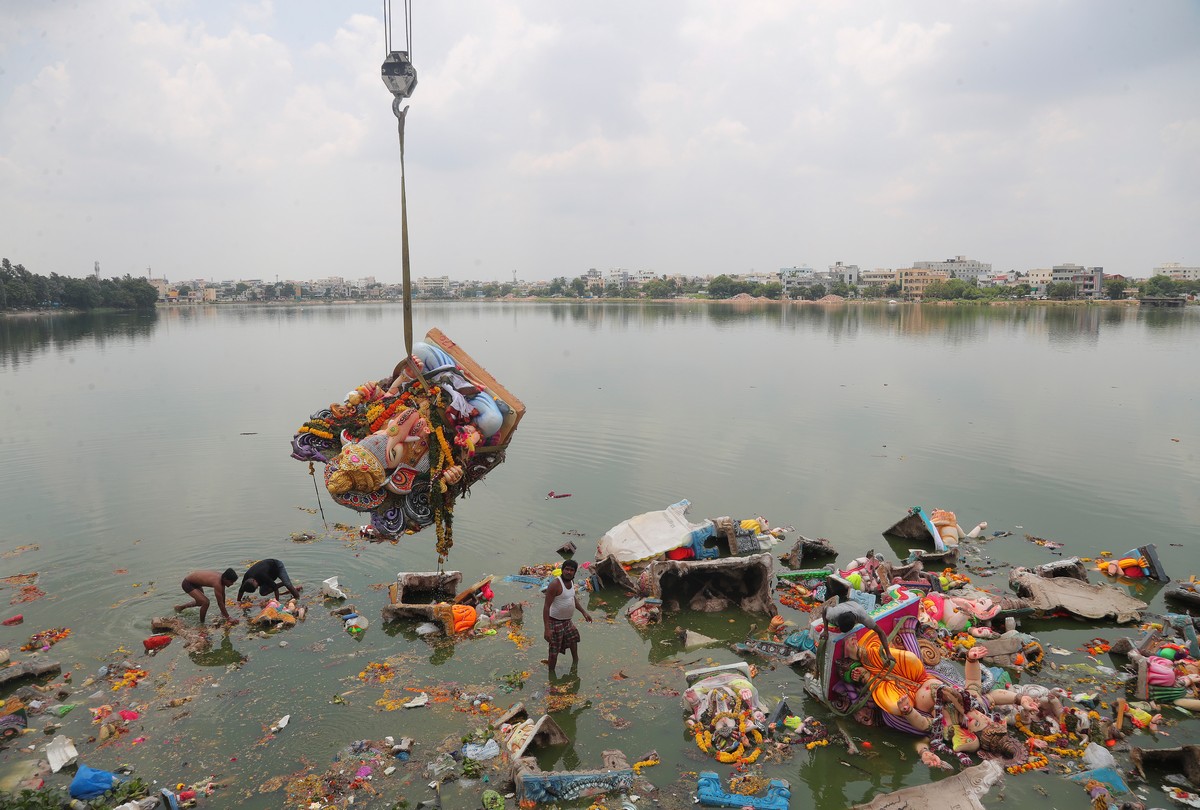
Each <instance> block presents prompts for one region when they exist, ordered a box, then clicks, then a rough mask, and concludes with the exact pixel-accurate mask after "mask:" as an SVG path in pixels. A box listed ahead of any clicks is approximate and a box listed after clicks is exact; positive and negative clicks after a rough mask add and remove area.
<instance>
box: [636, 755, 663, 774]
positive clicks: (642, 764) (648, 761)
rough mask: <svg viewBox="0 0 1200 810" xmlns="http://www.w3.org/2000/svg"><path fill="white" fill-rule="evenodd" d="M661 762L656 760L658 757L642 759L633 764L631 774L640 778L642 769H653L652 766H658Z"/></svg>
mask: <svg viewBox="0 0 1200 810" xmlns="http://www.w3.org/2000/svg"><path fill="white" fill-rule="evenodd" d="M661 762H662V760H660V759H658V757H650V758H649V759H643V760H642V761H641V762H635V763H633V772H634V773H636V774H637V775H638V776H641V775H642V768H650V767H653V766H654V765H658V764H659V763H661Z"/></svg>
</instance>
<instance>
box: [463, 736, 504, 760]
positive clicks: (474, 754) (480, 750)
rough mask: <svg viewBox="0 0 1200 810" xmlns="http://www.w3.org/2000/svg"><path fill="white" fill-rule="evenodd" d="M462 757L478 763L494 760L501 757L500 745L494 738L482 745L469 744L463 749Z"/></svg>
mask: <svg viewBox="0 0 1200 810" xmlns="http://www.w3.org/2000/svg"><path fill="white" fill-rule="evenodd" d="M462 755H463V756H464V757H466V758H467V759H473V760H475V761H476V762H483V761H485V760H489V759H493V758H494V757H498V756H500V743H498V742H496V740H495V738H494V737H493V738H492V739H490V740H488V741H487V742H485V743H483V744H482V745H481V744H479V743H467V744H466V745H464V746H463V747H462Z"/></svg>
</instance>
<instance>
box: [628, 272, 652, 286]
mask: <svg viewBox="0 0 1200 810" xmlns="http://www.w3.org/2000/svg"><path fill="white" fill-rule="evenodd" d="M657 278H658V276H657V275H655V274H654V271H653V270H638V271H637V272H635V273H631V274H630V276H629V285H630V286H631V287H641V286H642V285H643V284H645V283H646V282H648V281H654V280H655V279H657Z"/></svg>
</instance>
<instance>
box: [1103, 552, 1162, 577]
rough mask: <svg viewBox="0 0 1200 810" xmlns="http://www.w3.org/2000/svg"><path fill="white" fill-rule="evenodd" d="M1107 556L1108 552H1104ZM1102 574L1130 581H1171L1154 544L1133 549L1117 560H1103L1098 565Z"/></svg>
mask: <svg viewBox="0 0 1200 810" xmlns="http://www.w3.org/2000/svg"><path fill="white" fill-rule="evenodd" d="M1103 553H1104V554H1105V555H1107V554H1108V552H1107V551H1106V552H1103ZM1096 567H1097V568H1098V569H1099V570H1100V573H1102V574H1106V575H1108V576H1110V577H1128V578H1129V579H1145V578H1149V579H1157V580H1159V581H1160V582H1166V581H1168V580H1169V579H1170V577H1169V576H1167V572H1166V571H1165V570H1163V567H1162V563H1161V562H1159V559H1158V551H1157V550H1156V548H1155V545H1154V544H1153V543H1147V544H1146V545H1144V546H1138V547H1137V548H1131V549H1129V551H1126V552H1125V553H1124V554H1122V555H1121V556H1120V557H1117V558H1116V559H1102V560H1100V561H1099V562H1097V563H1096Z"/></svg>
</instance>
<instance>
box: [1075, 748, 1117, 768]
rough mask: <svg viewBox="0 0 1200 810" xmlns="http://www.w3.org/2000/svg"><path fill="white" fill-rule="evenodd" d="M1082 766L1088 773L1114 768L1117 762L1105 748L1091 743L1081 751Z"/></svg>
mask: <svg viewBox="0 0 1200 810" xmlns="http://www.w3.org/2000/svg"><path fill="white" fill-rule="evenodd" d="M1083 766H1084V767H1085V768H1087V769H1088V770H1089V771H1093V770H1096V769H1097V768H1116V767H1117V760H1116V759H1115V758H1114V757H1113V755H1112V753H1111V752H1110V751H1109V750H1108V749H1107V748H1105V747H1104V746H1103V745H1100V744H1099V743H1094V742H1093V743H1088V745H1087V748H1085V749H1083Z"/></svg>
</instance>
